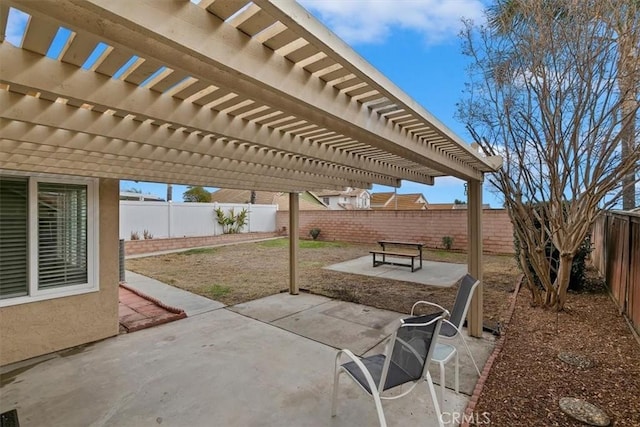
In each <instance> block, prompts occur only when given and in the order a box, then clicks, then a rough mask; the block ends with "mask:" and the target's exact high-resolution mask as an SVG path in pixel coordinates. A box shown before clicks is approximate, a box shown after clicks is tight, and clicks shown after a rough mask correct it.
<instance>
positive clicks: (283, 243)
mask: <svg viewBox="0 0 640 427" xmlns="http://www.w3.org/2000/svg"><path fill="white" fill-rule="evenodd" d="M257 244H258V245H260V246H262V247H264V248H288V247H289V239H273V240H265V241H263V242H258V243H257ZM343 246H344V243H341V242H324V241H322V240H300V241H299V243H298V248H300V249H323V248H340V247H343Z"/></svg>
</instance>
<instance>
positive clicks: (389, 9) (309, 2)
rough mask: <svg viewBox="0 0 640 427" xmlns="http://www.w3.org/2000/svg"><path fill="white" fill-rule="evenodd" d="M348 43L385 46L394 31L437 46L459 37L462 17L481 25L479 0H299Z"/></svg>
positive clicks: (481, 9)
mask: <svg viewBox="0 0 640 427" xmlns="http://www.w3.org/2000/svg"><path fill="white" fill-rule="evenodd" d="M298 1H299V2H300V3H301V4H302V5H303V6H304V7H305V8H307V9H308V10H309V11H311V12H313V13H315V14H317V15H318V16H319V17H320V18H321V20H322V21H323V22H324V23H325V24H326V25H328V26H329V27H330V28H331V29H332V30H333V31H334V32H335V33H336V34H338V36H340V37H341V38H343V39H344V40H345V41H346V42H347V43H351V44H357V43H382V42H384V40H385V38H386V37H387V36H388V35H389V34H390V32H391V31H392V29H393V28H402V29H407V30H412V31H415V32H417V33H419V34H421V35H422V36H423V37H424V39H425V41H426V42H427V43H431V44H435V43H438V42H441V41H443V40H445V39H448V38H451V37H456V36H457V34H458V33H459V32H460V30H461V29H462V18H463V17H464V18H467V19H473V20H474V21H476V22H480V21H481V20H482V19H483V18H482V12H483V9H484V6H483V4H482V2H481V1H480V0H298Z"/></svg>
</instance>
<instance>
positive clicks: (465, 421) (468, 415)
mask: <svg viewBox="0 0 640 427" xmlns="http://www.w3.org/2000/svg"><path fill="white" fill-rule="evenodd" d="M523 280H524V275H521V276H520V279H519V280H518V284H517V285H516V289H515V290H514V292H513V295H512V296H511V298H512V300H511V306H510V307H509V312H508V313H507V318H506V319H505V324H504V328H502V330H503V333H502V335H501V336H500V338H499V339H498V342H497V343H496V346H495V348H494V349H493V352H492V353H491V355H490V356H489V358H488V359H487V362H486V363H485V364H484V368H483V369H482V373H481V374H480V378H478V382H477V383H476V387H475V388H474V389H473V394H472V395H471V399H469V403H468V404H467V408H466V409H465V411H464V416H463V417H462V423H461V424H460V427H470V424H469V422H470V421H471V420H474V417H473V411H474V410H475V409H476V404H477V403H478V399H479V398H480V394H482V390H483V389H484V383H485V381H486V380H487V378H488V377H489V373H490V372H491V368H492V367H493V363H494V362H495V360H496V359H497V358H498V355H499V354H500V352H501V351H502V347H504V343H505V341H506V340H507V331H508V327H509V323H511V317H512V316H513V312H514V311H515V309H516V300H517V299H518V293H520V287H521V286H522V281H523Z"/></svg>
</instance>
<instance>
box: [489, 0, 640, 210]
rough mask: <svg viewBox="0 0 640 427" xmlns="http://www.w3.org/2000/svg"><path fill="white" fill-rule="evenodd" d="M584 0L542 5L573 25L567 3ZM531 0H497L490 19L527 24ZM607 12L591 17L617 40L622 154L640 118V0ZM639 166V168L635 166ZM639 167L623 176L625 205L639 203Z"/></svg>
mask: <svg viewBox="0 0 640 427" xmlns="http://www.w3.org/2000/svg"><path fill="white" fill-rule="evenodd" d="M581 1H583V0H573V1H571V2H569V1H565V0H545V1H544V2H543V3H542V4H541V6H542V7H545V8H546V9H547V10H548V11H549V12H551V13H552V14H553V15H554V19H556V20H559V21H560V23H562V24H564V25H568V26H570V25H571V16H570V13H568V12H569V10H568V9H567V5H569V4H573V5H578V6H579V5H580V4H581V3H580V2H581ZM527 2H528V0H497V1H496V2H495V3H493V5H492V6H491V7H490V8H489V23H490V25H491V27H492V29H494V30H496V31H498V32H500V33H502V34H506V33H508V32H510V31H512V29H513V28H514V27H518V26H520V25H526V24H527V20H529V19H530V15H528V13H527V11H528V7H527ZM610 4H611V6H612V7H611V8H610V9H609V10H608V11H607V12H608V13H605V14H602V15H594V16H592V17H591V18H590V19H593V20H599V21H601V23H603V24H604V25H607V26H608V27H609V28H610V29H612V30H613V32H612V33H611V36H612V37H613V38H614V40H615V41H616V43H615V46H616V47H617V49H618V51H619V54H618V58H617V61H618V63H617V64H616V65H617V67H618V70H619V72H618V73H617V76H616V80H617V83H618V87H619V90H620V93H621V95H622V98H623V102H621V104H620V108H621V114H622V116H623V117H624V119H623V120H622V132H621V134H622V136H621V140H620V147H621V154H622V157H627V156H628V155H632V153H633V149H634V146H635V145H637V144H638V143H637V142H636V140H635V131H636V127H637V122H638V119H637V117H636V114H635V113H634V111H637V109H638V102H640V101H639V99H638V97H639V94H640V67H638V55H640V52H639V50H640V47H639V46H640V31H639V28H640V27H639V25H638V23H639V20H640V0H621V1H612V2H610ZM635 169H637V168H635ZM636 173H637V171H636V170H634V169H632V170H631V171H629V173H627V175H626V176H624V177H623V178H622V182H621V184H622V186H623V191H622V194H621V196H622V207H623V209H633V208H634V207H636V206H637V201H636V200H637V198H636V194H634V191H635V188H634V183H635V181H636V178H635V177H636Z"/></svg>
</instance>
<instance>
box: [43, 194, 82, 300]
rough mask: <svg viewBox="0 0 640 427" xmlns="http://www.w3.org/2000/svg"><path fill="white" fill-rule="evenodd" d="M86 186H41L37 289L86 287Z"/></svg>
mask: <svg viewBox="0 0 640 427" xmlns="http://www.w3.org/2000/svg"><path fill="white" fill-rule="evenodd" d="M87 237H88V233H87V186H86V185H77V184H58V183H50V182H39V183H38V289H50V288H55V287H59V286H69V285H76V284H82V283H87V281H88V277H87V276H88V272H87Z"/></svg>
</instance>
